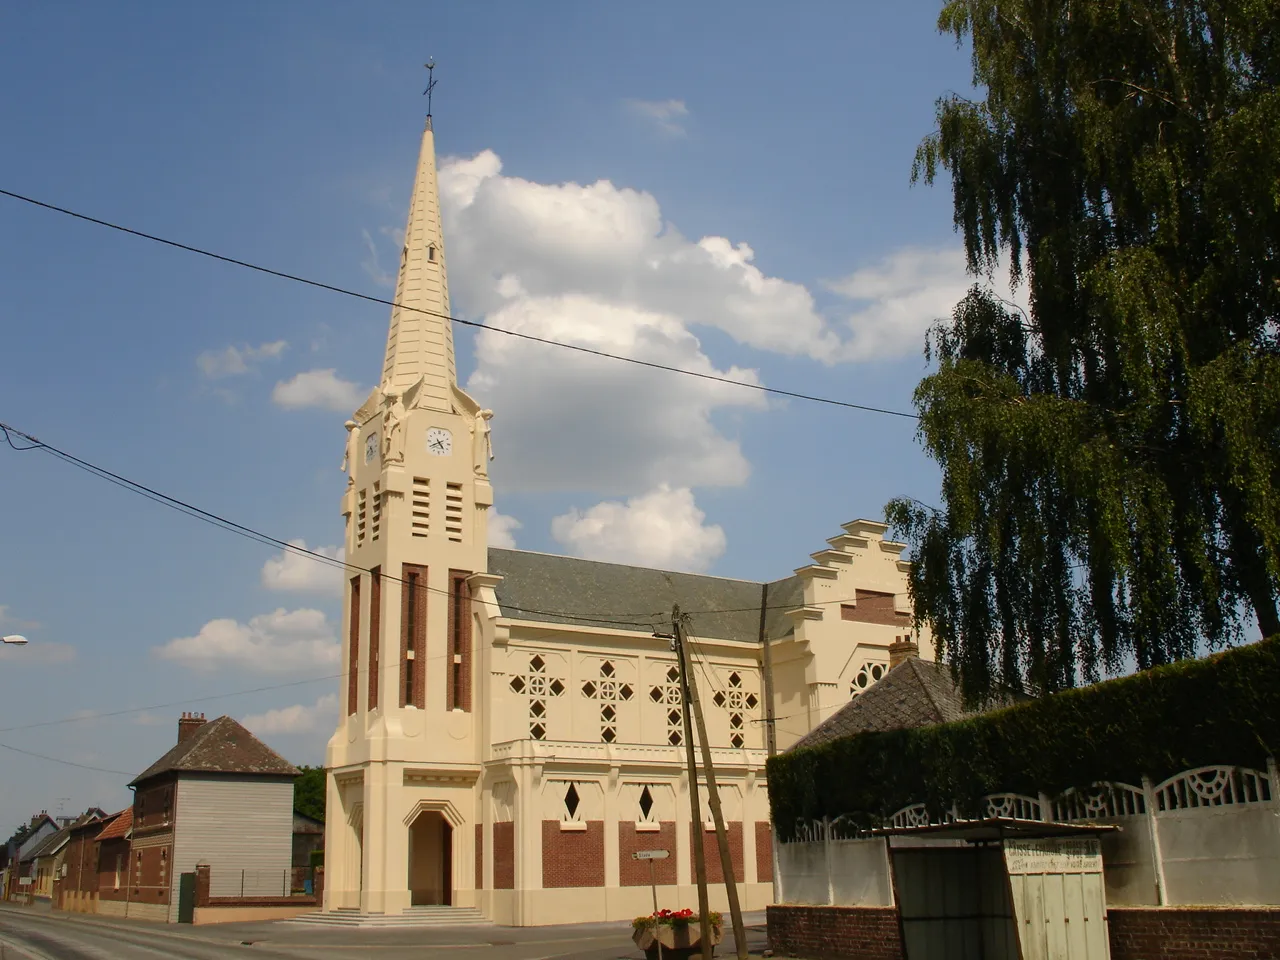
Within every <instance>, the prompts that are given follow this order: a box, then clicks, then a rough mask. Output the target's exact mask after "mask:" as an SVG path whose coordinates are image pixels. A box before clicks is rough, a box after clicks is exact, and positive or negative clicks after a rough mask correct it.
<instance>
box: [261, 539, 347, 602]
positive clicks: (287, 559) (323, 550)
mask: <svg viewBox="0 0 1280 960" xmlns="http://www.w3.org/2000/svg"><path fill="white" fill-rule="evenodd" d="M289 543H291V544H293V545H294V546H295V547H299V548H300V549H303V550H306V549H308V548H307V541H305V540H290V541H289ZM311 552H312V553H318V554H320V555H321V556H325V557H331V558H332V559H334V560H341V559H342V558H343V549H342V547H315V548H314V549H312V550H311ZM342 580H343V577H342V568H341V567H338V566H335V565H333V564H328V563H325V562H324V561H322V560H316V559H313V558H312V557H307V556H303V555H302V554H300V553H295V552H294V551H292V550H281V551H280V554H279V555H278V556H275V557H270V558H269V559H268V560H267V562H266V563H264V564H263V565H262V585H263V586H264V587H266V588H267V589H268V590H291V591H295V592H298V593H325V594H329V595H331V596H335V597H340V596H342Z"/></svg>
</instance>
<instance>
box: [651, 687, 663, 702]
mask: <svg viewBox="0 0 1280 960" xmlns="http://www.w3.org/2000/svg"><path fill="white" fill-rule="evenodd" d="M663 696H665V694H663V692H662V688H661V687H654V688H653V689H652V690H650V691H649V699H650V700H652V701H653V702H654V703H661V702H662V698H663Z"/></svg>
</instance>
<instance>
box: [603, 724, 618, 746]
mask: <svg viewBox="0 0 1280 960" xmlns="http://www.w3.org/2000/svg"><path fill="white" fill-rule="evenodd" d="M600 739H601V740H603V741H604V742H605V743H613V741H614V740H616V739H618V735H617V734H616V733H615V732H614V730H613V727H605V728H604V729H603V730H601V731H600Z"/></svg>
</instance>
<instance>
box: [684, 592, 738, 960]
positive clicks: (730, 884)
mask: <svg viewBox="0 0 1280 960" xmlns="http://www.w3.org/2000/svg"><path fill="white" fill-rule="evenodd" d="M671 628H672V632H673V633H674V634H675V637H676V652H677V655H678V656H679V657H680V677H681V680H682V681H683V685H684V702H685V711H686V716H687V715H688V710H689V709H690V708H692V710H693V716H694V719H695V720H696V721H697V724H698V741H699V743H700V744H701V746H702V766H703V769H704V770H705V771H706V775H707V805H708V806H710V807H711V818H712V819H713V820H714V821H715V825H716V844H717V845H718V846H719V847H720V871H721V873H722V874H723V875H724V888H725V892H726V893H727V894H728V895H729V917H730V918H731V919H732V921H733V940H734V946H735V947H737V951H738V960H747V930H746V927H745V926H743V923H742V907H741V906H740V905H739V903H738V882H737V879H736V878H735V877H734V875H733V857H732V856H731V855H730V853H729V836H728V834H727V833H726V832H725V829H724V814H723V812H722V811H721V809H720V791H719V790H718V789H717V787H716V768H715V765H714V764H712V762H711V744H710V742H709V741H708V740H707V724H706V721H705V720H704V719H703V716H702V704H701V703H700V702H699V701H698V682H697V680H696V679H695V678H694V676H693V667H692V658H691V657H690V655H689V647H688V642H687V638H686V637H685V633H684V617H682V616H681V615H680V607H679V605H678V604H677V605H676V606H675V607H673V608H672V611H671ZM689 750H690V752H691V753H692V750H693V746H692V744H690V747H689ZM693 788H694V791H695V792H697V789H698V784H697V781H696V780H695V781H694V784H693ZM699 826H701V825H699ZM696 846H697V847H698V848H699V849H701V847H702V831H701V830H698V834H697V844H696ZM703 944H704V946H703V954H702V955H703V957H704V958H707V960H710V952H709V945H707V944H706V941H705V940H704V941H703Z"/></svg>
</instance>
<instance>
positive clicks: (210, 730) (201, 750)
mask: <svg viewBox="0 0 1280 960" xmlns="http://www.w3.org/2000/svg"><path fill="white" fill-rule="evenodd" d="M162 773H237V774H243V775H249V776H263V777H296V776H297V775H298V768H297V767H295V766H294V765H293V764H291V763H290V762H289V761H288V760H286V759H285V758H284V757H282V756H280V754H278V753H276V752H275V751H274V750H272V749H271V748H270V747H268V746H267V745H266V744H265V743H263V742H262V741H261V740H259V739H258V738H257V737H255V736H254V735H253V734H252V733H250V732H249V731H248V730H246V729H245V728H244V727H242V726H240V724H238V723H236V721H234V720H232V719H231V718H230V717H219V718H218V719H217V720H210V721H209V722H208V723H205V724H203V725H201V726H200V728H199V729H197V730H196V731H195V732H194V733H192V734H191V736H189V737H188V738H187V739H186V740H183V741H182V742H181V743H179V744H177V745H176V746H175V747H174V748H173V749H172V750H170V751H169V752H168V753H166V754H165V755H164V756H163V757H161V758H160V759H159V760H157V761H156V762H155V763H153V764H152V765H151V766H149V767H147V769H146V770H144V771H142V773H140V774H138V775H137V776H136V777H134V779H133V782H132V783H130V784H129V786H131V787H133V786H136V785H138V784H139V783H142V782H143V781H144V780H150V779H151V778H152V777H158V776H160V775H161V774H162Z"/></svg>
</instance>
